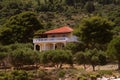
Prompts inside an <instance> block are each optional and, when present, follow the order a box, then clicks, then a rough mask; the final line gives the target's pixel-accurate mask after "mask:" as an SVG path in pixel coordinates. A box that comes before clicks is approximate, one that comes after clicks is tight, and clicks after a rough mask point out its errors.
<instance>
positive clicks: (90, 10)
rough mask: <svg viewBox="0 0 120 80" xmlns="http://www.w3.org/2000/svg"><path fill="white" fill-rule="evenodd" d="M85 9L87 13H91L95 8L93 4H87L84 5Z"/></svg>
mask: <svg viewBox="0 0 120 80" xmlns="http://www.w3.org/2000/svg"><path fill="white" fill-rule="evenodd" d="M85 9H86V11H87V12H89V13H92V12H93V11H95V6H94V4H93V2H87V3H86V5H85Z"/></svg>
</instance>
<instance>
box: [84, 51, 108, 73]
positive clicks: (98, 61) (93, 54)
mask: <svg viewBox="0 0 120 80" xmlns="http://www.w3.org/2000/svg"><path fill="white" fill-rule="evenodd" d="M85 53H86V56H87V58H86V59H87V60H88V63H89V64H91V65H92V67H93V71H95V67H96V66H97V65H105V64H106V63H107V61H106V55H105V53H104V52H103V51H101V50H97V49H93V50H88V51H86V52H85Z"/></svg>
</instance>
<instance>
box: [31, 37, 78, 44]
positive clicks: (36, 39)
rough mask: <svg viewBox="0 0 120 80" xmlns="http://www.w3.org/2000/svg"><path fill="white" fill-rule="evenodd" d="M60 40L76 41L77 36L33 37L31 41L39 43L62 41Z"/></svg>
mask: <svg viewBox="0 0 120 80" xmlns="http://www.w3.org/2000/svg"><path fill="white" fill-rule="evenodd" d="M62 41H67V42H76V41H77V37H76V36H73V37H71V38H68V37H56V38H34V39H33V43H40V42H62Z"/></svg>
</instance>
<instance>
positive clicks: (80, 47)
mask: <svg viewBox="0 0 120 80" xmlns="http://www.w3.org/2000/svg"><path fill="white" fill-rule="evenodd" d="M64 49H65V50H70V51H71V52H72V54H75V53H76V52H79V51H84V49H85V46H84V44H83V43H82V42H79V43H67V45H66V46H65V47H64Z"/></svg>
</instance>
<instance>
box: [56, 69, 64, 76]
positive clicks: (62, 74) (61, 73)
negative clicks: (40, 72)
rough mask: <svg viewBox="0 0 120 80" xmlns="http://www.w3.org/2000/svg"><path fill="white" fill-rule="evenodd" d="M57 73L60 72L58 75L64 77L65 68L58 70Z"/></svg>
mask: <svg viewBox="0 0 120 80" xmlns="http://www.w3.org/2000/svg"><path fill="white" fill-rule="evenodd" d="M57 74H58V77H60V78H62V77H64V76H65V70H60V71H58V73H57Z"/></svg>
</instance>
